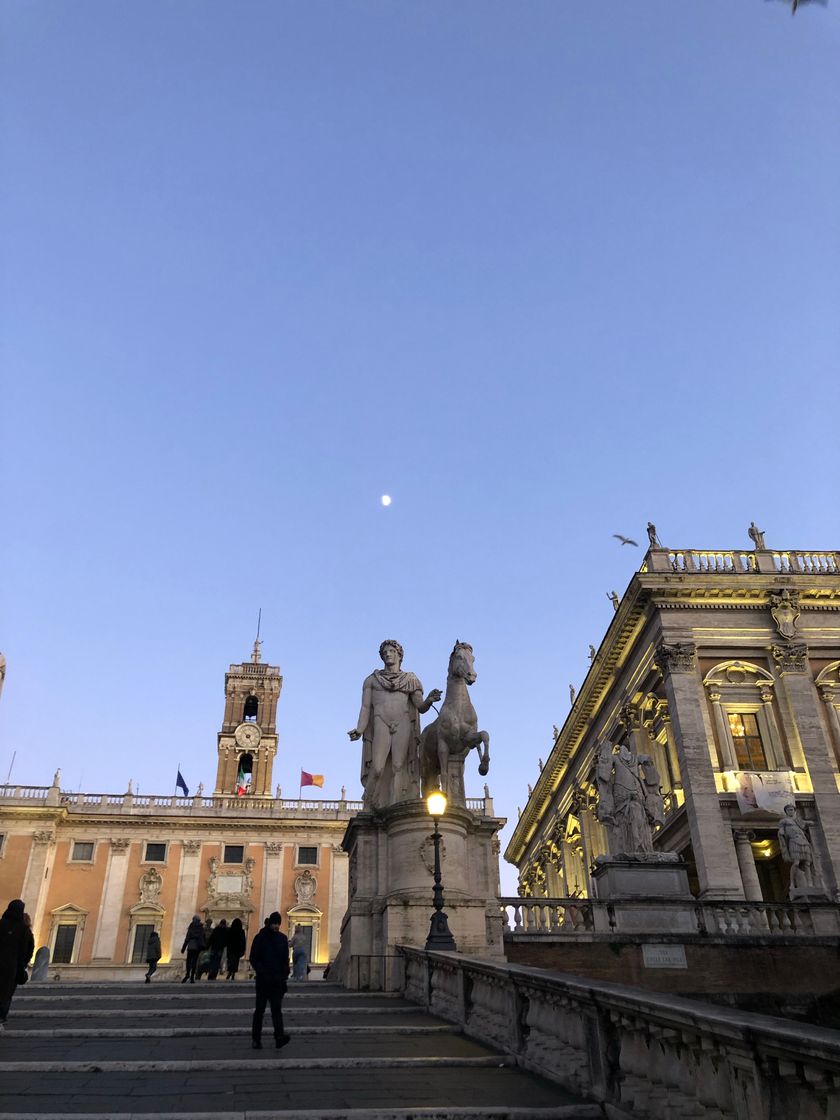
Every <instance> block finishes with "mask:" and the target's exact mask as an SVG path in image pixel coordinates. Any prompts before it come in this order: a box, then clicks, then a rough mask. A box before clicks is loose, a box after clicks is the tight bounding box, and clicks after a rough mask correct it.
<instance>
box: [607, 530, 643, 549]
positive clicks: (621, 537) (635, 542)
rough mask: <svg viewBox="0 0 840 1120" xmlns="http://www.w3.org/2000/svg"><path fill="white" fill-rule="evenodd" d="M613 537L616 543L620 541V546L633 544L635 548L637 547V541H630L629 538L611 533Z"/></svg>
mask: <svg viewBox="0 0 840 1120" xmlns="http://www.w3.org/2000/svg"><path fill="white" fill-rule="evenodd" d="M613 536H614V537H615V539H616V540H617V541H621V543H622V544H634V545H635V546H636V548H638V547H639V542H638V541H634V540H631V539H630V537H623V536H622V535H621V533H613Z"/></svg>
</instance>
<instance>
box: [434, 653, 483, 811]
mask: <svg viewBox="0 0 840 1120" xmlns="http://www.w3.org/2000/svg"><path fill="white" fill-rule="evenodd" d="M475 679H476V671H475V658H474V655H473V648H472V646H470V645H467V643H466V642H456V643H455V648H454V649H453V650H452V653H451V655H450V657H449V668H448V669H447V673H446V696H445V697H444V700H443V706H442V707H441V709H440V715H439V716H438V718H437V719H436V720H434V721H433V722H432V723H430V724H429V725H428V727H426V728H424V729H423V734H422V736H421V741H420V772H421V776H422V783H423V794H424V796H425V795H426V794H429V793H431V792H432V791H433V790H435V789H437V788H438V783H440V789H441V790H442V791H443V793H444V794H446V796H447V798H448V799H449V800H450V801H451V802H452V803H453V804H454V805H464V804H466V799H465V796H464V762H465V761H466V757H467V755H468V754H469V753H470V751H471V750H472V748H473V747H480V748H481V752H480V753H481V762H480V763H479V765H478V772H479V774H482V775H483V774H486V773H487V772H488V770H489V769H490V736H489V735H488V733H487V732H486V731H479V730H478V716H477V715H476V714H475V708H474V707H473V706H472V702H471V700H470V697H469V694H468V692H467V686H468V685H471V684H473V683H474V682H475ZM438 695H440V693H438Z"/></svg>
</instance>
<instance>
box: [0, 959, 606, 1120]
mask: <svg viewBox="0 0 840 1120" xmlns="http://www.w3.org/2000/svg"><path fill="white" fill-rule="evenodd" d="M252 1009H253V1002H252V987H251V985H250V984H249V983H247V982H239V983H236V984H228V983H226V982H222V981H216V982H215V983H211V982H206V981H205V982H200V983H198V984H196V985H195V986H192V985H190V986H188V987H184V986H183V985H181V984H179V983H171V982H166V981H162V982H159V983H156V984H152V985H148V986H147V985H145V984H142V983H97V984H72V985H71V984H60V983H59V984H55V983H53V984H30V985H28V986H27V987H26V988H23V989H19V990H18V993H17V995H16V998H15V1002H14V1004H13V1006H12V1012H11V1014H10V1016H9V1020H8V1023H7V1027H6V1030H5V1032H4V1033H3V1034H2V1036H0V1120H12V1118H13V1117H21V1118H22V1117H26V1118H27V1120H32V1118H33V1117H38V1118H39V1120H47V1118H52V1117H55V1118H58V1117H65V1116H72V1117H74V1120H80V1118H82V1117H90V1118H94V1117H95V1118H96V1120H105V1118H106V1117H112V1116H114V1117H120V1120H128V1118H129V1117H134V1118H139V1117H144V1116H155V1117H160V1116H163V1115H166V1116H176V1117H178V1116H182V1117H185V1118H187V1117H189V1120H200V1118H202V1117H212V1120H228V1118H230V1120H232V1118H234V1117H236V1118H242V1120H244V1118H245V1117H249V1118H250V1120H258V1118H262V1120H268V1118H269V1117H278V1118H281V1117H282V1118H292V1117H312V1118H313V1120H314V1118H316V1117H323V1118H331V1120H337V1118H338V1117H348V1118H362V1117H375V1118H376V1120H384V1118H386V1117H394V1118H395V1120H396V1118H398V1117H399V1118H401V1120H406V1118H407V1117H409V1116H410V1117H413V1118H414V1120H431V1118H432V1117H434V1118H438V1120H443V1118H445V1117H450V1116H452V1117H458V1116H461V1117H481V1116H487V1117H499V1118H501V1117H509V1118H511V1120H526V1118H538V1117H540V1118H543V1120H559V1118H561V1117H563V1118H567V1120H583V1118H585V1117H597V1116H600V1115H601V1110H600V1108H599V1107H597V1106H595V1105H591V1104H584V1103H582V1102H580V1101H577V1100H575V1098H574V1097H572V1096H571V1095H570V1094H568V1093H566V1092H565V1091H564V1090H563V1089H561V1088H560V1087H559V1086H557V1085H554V1084H552V1083H551V1082H548V1081H545V1080H543V1079H541V1078H538V1077H535V1076H533V1075H531V1074H528V1073H525V1072H523V1071H521V1070H518V1069H517V1068H516V1066H515V1062H514V1060H513V1059H512V1058H511V1057H509V1056H507V1055H505V1054H501V1053H498V1052H494V1051H493V1050H491V1049H488V1048H487V1047H486V1046H483V1045H481V1044H479V1043H476V1042H474V1041H472V1040H471V1039H469V1038H467V1037H465V1036H464V1035H463V1034H462V1033H460V1032H459V1031H458V1029H457V1028H456V1027H454V1026H453V1025H451V1024H449V1023H445V1022H443V1021H441V1020H439V1019H435V1018H434V1017H432V1016H430V1015H429V1014H427V1013H426V1012H425V1011H424V1010H421V1009H420V1008H418V1007H417V1006H415V1005H414V1004H411V1003H408V1002H406V1001H405V1000H404V999H403V998H402V997H401V996H392V995H382V994H367V993H358V992H347V991H345V990H344V989H343V988H341V987H339V986H337V985H332V984H328V983H324V982H319V981H312V982H309V983H302V984H298V985H296V986H295V985H293V986H292V987H291V988H290V992H289V994H288V996H287V997H286V1000H285V1002H284V1013H285V1021H286V1027H287V1030H288V1031H289V1033H290V1034H291V1035H292V1041H291V1043H289V1045H288V1046H286V1047H285V1048H284V1049H283V1050H280V1051H277V1050H275V1049H274V1045H273V1038H272V1035H271V1025H270V1017H269V1016H268V1015H267V1016H266V1023H265V1029H264V1034H263V1045H264V1049H263V1050H253V1049H251V1045H250V1020H251V1012H252Z"/></svg>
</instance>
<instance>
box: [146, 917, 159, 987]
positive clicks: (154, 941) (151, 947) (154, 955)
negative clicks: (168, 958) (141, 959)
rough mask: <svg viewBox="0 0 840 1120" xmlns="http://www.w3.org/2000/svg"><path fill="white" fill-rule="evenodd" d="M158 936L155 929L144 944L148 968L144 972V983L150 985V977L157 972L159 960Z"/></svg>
mask: <svg viewBox="0 0 840 1120" xmlns="http://www.w3.org/2000/svg"><path fill="white" fill-rule="evenodd" d="M160 955H161V949H160V934H159V933H158V931H157V930H156V929H153V930H152V932H151V933H150V934H149V940H148V942H147V944H146V964H148V966H149V968H148V971H147V972H146V983H147V984H151V982H152V975H153V974H154V973H155V972H157V966H158V961H159V960H160Z"/></svg>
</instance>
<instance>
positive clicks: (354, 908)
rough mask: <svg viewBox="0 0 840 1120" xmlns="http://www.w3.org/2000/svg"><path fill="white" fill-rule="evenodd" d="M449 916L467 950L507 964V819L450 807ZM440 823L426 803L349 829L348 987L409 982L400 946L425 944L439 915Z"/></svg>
mask: <svg viewBox="0 0 840 1120" xmlns="http://www.w3.org/2000/svg"><path fill="white" fill-rule="evenodd" d="M439 822H440V834H441V853H440V854H441V878H442V885H443V893H444V900H445V901H444V911H445V912H446V914H448V916H449V928H450V929H451V931H452V935H453V937H454V938H455V943H456V944H457V946H458V949H459V950H460V951H461V952H464V953H469V954H471V955H473V956H482V957H492V958H495V959H498V960H503V959H504V947H503V943H502V915H501V911H500V909H499V857H498V842H497V841H496V839H495V838H496V834H497V833H498V832H499V830H500V829H501V828H502V827H503V826H504V824H505V820H504V818H499V817H485V816H479V815H477V814H476V813H472V812H470V811H469V810H468V809H465V808H463V807H461V806H457V805H450V807H449V808H448V809H447V812H446V814H445V816H443V817H440V818H439ZM433 833H434V826H433V823H432V818H431V817H430V816H429V814H428V812H427V810H426V804H425V802H423V801H419V800H418V801H403V802H400V803H399V804H397V805H390V806H389V807H388V808H386V809H383V810H380V811H379V812H376V813H359V814H358V816H356V817H354V818H353V819H352V820H351V821H350V823H349V824H348V826H347V831H346V832H345V834H344V840H343V841H342V847H343V848H344V850H345V851H346V852H347V853H348V854H349V857H350V858H349V865H350V867H349V904H348V908H347V913H346V914H345V915H344V921H343V922H342V926H341V950H340V952H339V955H338V957H337V958H336V961H335V964H334V966H333V972H331V978H332V976H333V975H335V976H336V978H337V979H339V980H340V981H341V983H343V984H344V986H345V987H347V988H353V989H365V990H370V991H391V990H393V989H395V988H397V987H399V986H400V983H401V979H402V977H401V971H400V970H401V959H400V958H399V957H398V956H397V954H396V946H397V945H415V946H416V945H421V946H422V945H425V943H426V938H427V937H428V935H429V923H430V920H431V916H432V909H433V908H432V887H433V886H434V882H433V879H432V873H433V870H434V844H433V841H432V836H433Z"/></svg>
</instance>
